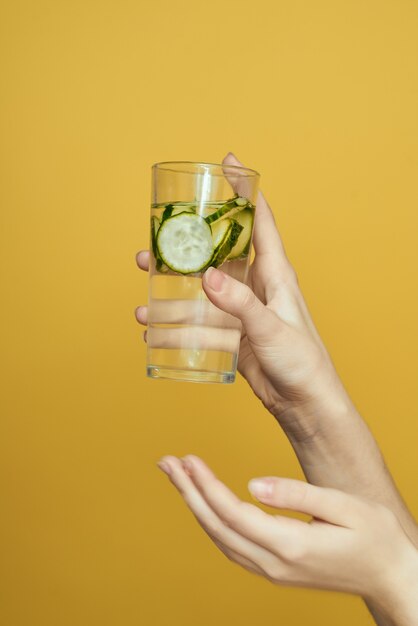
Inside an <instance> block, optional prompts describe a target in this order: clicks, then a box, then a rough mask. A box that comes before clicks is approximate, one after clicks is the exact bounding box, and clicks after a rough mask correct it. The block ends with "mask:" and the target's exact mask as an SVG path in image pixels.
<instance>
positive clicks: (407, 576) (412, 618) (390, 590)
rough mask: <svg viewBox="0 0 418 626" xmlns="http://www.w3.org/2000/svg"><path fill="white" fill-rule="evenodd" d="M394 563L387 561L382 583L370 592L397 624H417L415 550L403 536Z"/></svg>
mask: <svg viewBox="0 0 418 626" xmlns="http://www.w3.org/2000/svg"><path fill="white" fill-rule="evenodd" d="M398 556H399V558H398V559H397V562H396V563H393V562H391V563H388V564H387V566H386V567H385V570H384V571H383V572H382V574H383V578H382V581H381V585H379V587H378V588H377V589H376V590H375V591H374V592H373V593H372V594H371V595H370V598H368V600H370V601H371V602H372V603H373V605H374V606H377V607H379V608H380V610H381V611H382V613H383V614H384V615H386V616H387V617H388V618H389V619H390V620H391V621H392V622H393V624H395V625H396V626H417V625H418V551H417V549H416V548H415V547H414V546H413V545H412V543H411V542H410V541H408V540H406V539H405V542H404V543H403V545H402V547H401V548H400V549H399V553H398Z"/></svg>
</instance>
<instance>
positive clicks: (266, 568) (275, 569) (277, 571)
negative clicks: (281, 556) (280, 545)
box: [261, 562, 285, 584]
mask: <svg viewBox="0 0 418 626" xmlns="http://www.w3.org/2000/svg"><path fill="white" fill-rule="evenodd" d="M261 569H262V571H263V575H264V576H265V577H266V578H267V579H268V580H269V581H270V582H272V583H275V584H278V583H283V582H285V576H284V568H283V566H282V565H281V564H280V563H279V562H271V563H267V564H264V565H262V566H261Z"/></svg>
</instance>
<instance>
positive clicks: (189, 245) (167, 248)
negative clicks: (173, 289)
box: [156, 211, 213, 274]
mask: <svg viewBox="0 0 418 626" xmlns="http://www.w3.org/2000/svg"><path fill="white" fill-rule="evenodd" d="M156 244H157V250H158V253H159V255H160V257H161V259H162V261H163V262H164V263H165V264H166V265H167V266H168V267H169V268H170V269H172V270H174V271H175V272H179V273H180V274H192V273H195V272H200V271H202V270H203V269H204V268H205V267H206V266H207V265H208V263H209V261H210V260H211V258H212V256H213V241H212V232H211V229H210V226H209V224H208V223H207V222H206V220H205V219H204V218H203V217H200V216H199V215H196V214H195V213H190V212H188V211H183V212H182V213H179V214H178V215H174V216H173V217H169V218H167V219H166V220H164V221H163V222H162V224H161V226H160V228H159V231H158V235H157V241H156Z"/></svg>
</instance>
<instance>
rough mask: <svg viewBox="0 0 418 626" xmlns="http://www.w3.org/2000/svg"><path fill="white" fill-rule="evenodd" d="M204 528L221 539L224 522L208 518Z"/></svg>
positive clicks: (212, 535)
mask: <svg viewBox="0 0 418 626" xmlns="http://www.w3.org/2000/svg"><path fill="white" fill-rule="evenodd" d="M204 528H205V530H206V532H207V533H208V534H209V535H210V536H211V537H214V538H215V539H217V540H218V541H220V539H221V537H222V523H221V522H219V521H218V520H213V519H210V520H206V522H205V525H204Z"/></svg>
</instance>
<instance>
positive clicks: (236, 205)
mask: <svg viewBox="0 0 418 626" xmlns="http://www.w3.org/2000/svg"><path fill="white" fill-rule="evenodd" d="M247 204H248V200H247V199H246V198H239V197H238V196H237V197H235V198H231V200H227V201H226V202H225V204H223V205H222V206H221V207H220V208H219V209H217V210H216V211H214V212H213V213H211V214H210V215H208V216H207V218H206V221H207V223H208V224H215V223H216V222H218V221H219V220H221V219H223V218H227V217H228V218H230V217H232V216H233V215H235V213H238V212H239V211H242V210H243V209H244V208H245V207H246V206H247Z"/></svg>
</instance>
